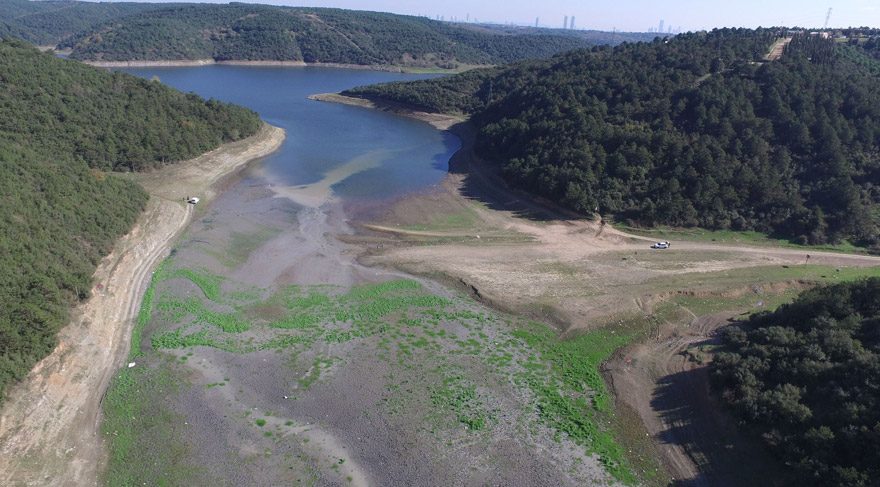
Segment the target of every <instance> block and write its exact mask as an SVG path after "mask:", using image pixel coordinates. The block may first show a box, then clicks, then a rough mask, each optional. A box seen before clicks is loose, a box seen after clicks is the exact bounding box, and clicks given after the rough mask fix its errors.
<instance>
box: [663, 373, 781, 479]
mask: <svg viewBox="0 0 880 487" xmlns="http://www.w3.org/2000/svg"><path fill="white" fill-rule="evenodd" d="M723 407H724V406H723V404H722V403H721V401H720V398H718V397H716V396H715V395H714V392H713V391H712V390H711V388H710V384H709V367H708V366H707V365H702V366H699V367H696V368H693V369H691V370H687V371H682V372H676V373H673V374H670V375H667V376H665V377H662V378H660V379H659V380H658V381H657V385H656V387H655V389H654V392H653V397H652V400H651V408H652V409H654V411H656V412H657V413H658V414H659V415H660V417H661V418H663V421H664V424H666V425H668V428H667V429H666V430H665V431H663V432H661V433H660V434H659V435H658V440H659V441H660V442H661V443H666V444H675V445H679V446H681V447H682V448H683V449H684V450H685V452H686V453H687V455H688V456H689V457H690V458H691V460H693V461H694V462H695V463H696V464H697V466H698V469H699V473H698V474H697V476H696V477H695V478H690V479H677V480H676V481H675V482H674V483H673V485H676V486H680V487H703V486H711V487H716V486H722V487H724V486H731V487H734V486H743V485H765V486H774V485H788V483H789V482H790V479H789V478H788V477H787V475H786V474H785V472H784V471H783V470H782V468H783V466H782V465H780V464H779V463H778V462H777V461H776V460H774V459H773V457H772V456H771V453H770V452H769V451H768V449H767V447H766V446H765V445H763V444H762V443H761V442H760V441H759V440H758V439H757V438H754V437H752V436H750V435H748V434H746V433H744V432H743V431H741V428H742V427H741V426H740V425H738V424H737V423H736V420H735V419H734V418H733V417H732V416H730V415H729V413H728V412H727V411H725V410H724V409H723Z"/></svg>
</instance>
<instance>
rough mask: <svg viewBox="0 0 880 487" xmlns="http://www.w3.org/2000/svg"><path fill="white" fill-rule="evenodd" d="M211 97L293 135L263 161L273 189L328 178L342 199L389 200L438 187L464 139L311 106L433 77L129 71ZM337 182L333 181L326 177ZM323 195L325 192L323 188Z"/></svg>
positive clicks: (308, 70) (356, 111)
mask: <svg viewBox="0 0 880 487" xmlns="http://www.w3.org/2000/svg"><path fill="white" fill-rule="evenodd" d="M123 71H126V72H128V73H131V74H134V75H137V76H140V77H143V78H148V79H149V78H152V77H154V76H155V77H158V78H159V79H160V80H161V81H162V82H163V83H165V84H167V85H170V86H172V87H174V88H177V89H179V90H182V91H186V92H195V93H197V94H199V95H201V96H203V97H206V98H216V99H218V100H222V101H227V102H231V103H236V104H239V105H243V106H246V107H248V108H250V109H252V110H254V111H256V112H258V113H259V114H260V116H261V117H262V118H263V119H264V120H266V121H267V122H269V123H270V124H272V125H275V126H278V127H281V128H283V129H285V130H286V131H287V140H286V141H285V143H284V145H283V147H282V148H281V149H280V150H279V151H278V152H276V153H275V154H274V155H272V156H271V157H269V158H267V159H266V160H265V161H264V164H263V166H262V169H263V174H264V176H265V177H267V178H268V179H270V180H271V181H272V182H273V183H274V184H278V185H287V186H291V187H296V186H300V185H306V184H312V183H316V182H319V181H321V180H322V179H325V180H326V181H327V183H329V185H330V187H331V189H332V192H333V194H334V195H336V196H338V197H341V198H343V199H387V198H393V197H395V196H400V195H401V194H404V193H407V192H411V191H414V190H418V189H421V188H424V187H427V186H430V185H432V184H435V183H437V182H439V181H440V180H441V179H442V178H443V176H444V175H445V174H446V172H447V168H448V161H449V158H450V157H451V156H452V154H453V153H454V152H455V151H456V150H457V149H458V148H459V141H458V139H457V138H456V137H455V136H453V135H451V134H449V133H448V132H440V131H437V130H435V129H434V128H432V127H430V126H429V125H427V124H424V123H420V122H417V121H414V120H410V119H406V118H403V117H399V116H396V115H393V114H389V113H384V112H380V111H376V110H369V109H365V108H359V107H351V106H344V105H338V104H333V103H325V102H318V101H313V100H309V99H308V98H307V97H308V96H309V95H312V94H316V93H330V92H339V91H342V90H344V89H347V88H352V87H355V86H361V85H367V84H374V83H382V82H389V81H404V80H414V79H423V78H426V77H428V76H424V75H412V74H400V73H386V72H376V71H365V70H346V69H332V68H319V67H305V68H284V67H242V66H207V67H193V68H139V69H126V70H123ZM328 175H329V176H330V177H329V178H328V177H327V176H328ZM318 189H320V188H318Z"/></svg>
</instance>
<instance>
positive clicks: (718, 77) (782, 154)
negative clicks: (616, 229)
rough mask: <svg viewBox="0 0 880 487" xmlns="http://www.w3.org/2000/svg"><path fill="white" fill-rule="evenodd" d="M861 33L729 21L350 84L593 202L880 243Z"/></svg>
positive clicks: (624, 215) (544, 185) (875, 149)
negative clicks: (429, 74)
mask: <svg viewBox="0 0 880 487" xmlns="http://www.w3.org/2000/svg"><path fill="white" fill-rule="evenodd" d="M866 35H868V36H870V37H868V38H867V40H866V39H865V38H863V39H861V40H860V41H859V42H858V43H855V44H850V43H842V42H839V41H838V40H836V39H833V38H826V36H819V35H811V34H810V33H800V32H796V31H795V32H789V31H786V30H782V31H780V30H769V29H762V30H745V29H721V30H714V31H712V32H701V33H691V34H684V35H680V36H676V37H674V38H664V39H661V38H658V39H656V40H655V41H654V42H651V43H641V44H624V45H621V46H618V47H614V48H611V47H595V48H592V49H590V50H577V51H573V52H569V53H565V54H561V55H558V56H555V57H553V58H552V59H548V60H539V61H527V62H521V63H515V64H512V65H509V66H505V67H499V68H491V69H483V70H474V71H470V72H467V73H463V74H460V75H457V76H454V77H448V78H442V79H436V80H429V81H417V82H412V83H393V84H385V85H377V86H371V87H364V88H359V89H353V90H349V91H346V92H344V94H346V95H349V96H356V97H363V98H368V99H373V100H380V101H381V100H386V101H393V102H398V103H404V104H408V105H411V106H414V107H416V108H420V109H423V110H426V111H434V112H447V113H464V114H468V115H470V116H471V119H472V121H473V123H474V124H475V125H476V126H477V128H478V129H479V134H478V137H477V143H476V147H477V152H478V154H479V155H480V156H482V157H483V158H484V159H486V160H488V161H492V162H494V163H497V164H498V165H500V167H501V170H502V171H503V175H504V176H505V177H506V179H507V180H508V181H509V182H510V183H512V184H513V185H515V186H517V187H519V188H522V189H525V190H528V191H531V192H533V193H535V194H538V195H541V196H543V197H546V198H549V199H551V200H553V201H555V202H557V203H559V204H561V205H564V206H566V207H568V208H570V209H573V210H576V211H579V212H582V213H584V214H594V212H598V213H600V214H602V215H603V216H607V217H611V216H613V217H614V218H616V219H617V220H619V221H628V222H630V223H632V224H641V225H655V224H665V225H674V226H685V227H687V226H700V227H706V228H711V229H735V230H758V231H761V232H765V233H767V234H773V235H776V236H781V237H786V238H789V239H791V240H793V241H796V242H800V243H810V244H820V243H826V242H840V241H843V240H849V241H851V242H855V243H858V244H861V245H865V246H874V247H875V248H876V247H877V244H878V219H880V187H878V185H877V182H878V181H880V82H878V81H880V80H878V77H877V68H878V63H877V61H876V60H875V59H874V58H873V57H872V54H873V52H874V51H875V50H876V48H875V47H874V46H875V45H876V42H877V41H876V32H875V31H869V32H867V33H866ZM787 36H790V37H792V41H791V43H790V44H788V46H787V48H786V49H785V51H784V55H783V56H782V57H781V58H780V59H778V60H773V61H771V60H768V59H766V56H767V53H768V51H769V49H770V47H771V45H772V44H773V43H774V42H776V41H777V40H779V39H783V38H785V37H787Z"/></svg>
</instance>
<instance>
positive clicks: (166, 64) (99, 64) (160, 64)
mask: <svg viewBox="0 0 880 487" xmlns="http://www.w3.org/2000/svg"><path fill="white" fill-rule="evenodd" d="M76 61H78V62H81V63H83V64H88V65H89V66H94V67H96V68H177V67H199V66H213V65H220V66H274V67H294V68H307V67H320V68H338V69H358V70H363V71H382V72H389V73H420V72H437V73H459V72H461V71H463V70H462V69H440V68H431V67H417V66H412V67H408V66H393V65H387V64H376V65H366V64H345V63H307V62H305V61H247V60H229V61H217V60H214V59H180V60H165V61H91V60H76Z"/></svg>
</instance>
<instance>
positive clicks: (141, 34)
mask: <svg viewBox="0 0 880 487" xmlns="http://www.w3.org/2000/svg"><path fill="white" fill-rule="evenodd" d="M590 45H591V43H589V42H587V41H585V40H583V39H580V38H578V37H573V36H568V35H551V34H545V33H529V34H508V33H504V32H495V31H488V30H485V29H484V30H479V29H472V28H465V27H461V26H457V25H454V24H449V23H443V22H436V21H433V20H429V19H425V18H421V17H408V16H402V15H393V14H386V13H376V12H358V11H351V10H339V9H319V8H289V7H273V6H267V5H248V4H230V5H204V4H189V5H172V6H170V7H167V8H162V9H158V10H151V11H148V12H142V13H138V14H135V15H129V16H126V17H124V18H120V19H116V20H113V21H110V22H107V23H104V24H102V25H100V26H97V27H95V28H94V29H92V30H90V31H87V32H84V33H82V34H81V35H77V36H73V37H71V38H69V39H68V40H66V41H65V42H63V43H62V44H61V46H62V47H69V48H72V49H73V53H72V54H71V57H72V58H74V59H81V60H104V61H117V60H123V61H129V60H147V61H153V60H181V59H215V60H218V61H224V60H284V61H305V62H310V63H311V62H315V63H345V64H360V65H396V66H413V67H441V68H455V67H458V66H459V65H461V64H465V65H478V64H496V63H504V62H510V61H515V60H520V59H527V58H538V57H547V56H550V55H552V54H555V53H558V52H562V51H566V50H570V49H575V48H582V47H585V46H590Z"/></svg>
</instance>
